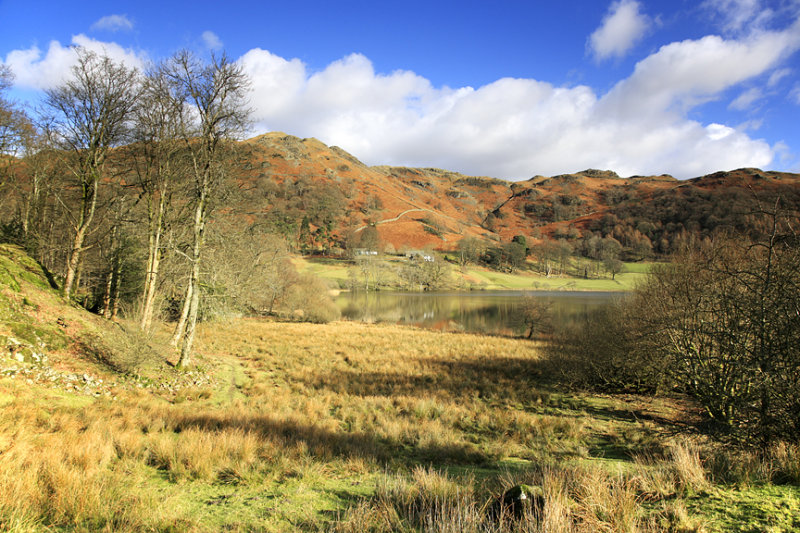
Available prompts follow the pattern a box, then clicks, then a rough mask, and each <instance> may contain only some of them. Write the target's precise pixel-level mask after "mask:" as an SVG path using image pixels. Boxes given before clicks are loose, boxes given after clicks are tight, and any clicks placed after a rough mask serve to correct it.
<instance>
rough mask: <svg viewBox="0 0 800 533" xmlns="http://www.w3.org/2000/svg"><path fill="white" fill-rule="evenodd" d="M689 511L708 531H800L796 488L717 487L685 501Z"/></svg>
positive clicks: (773, 486) (797, 489) (798, 501)
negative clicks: (739, 488) (699, 519)
mask: <svg viewBox="0 0 800 533" xmlns="http://www.w3.org/2000/svg"><path fill="white" fill-rule="evenodd" d="M686 506H687V508H688V509H689V511H690V513H692V514H694V515H697V516H698V517H700V518H701V519H702V520H703V521H704V522H705V523H706V525H707V531H710V532H727V531H741V532H752V533H756V532H762V531H769V532H774V533H778V532H784V531H785V532H790V531H800V487H797V486H776V485H763V486H757V487H752V488H749V489H745V490H737V489H734V488H724V487H718V488H714V489H712V490H711V491H710V492H708V493H704V494H698V495H695V496H692V497H690V498H689V499H688V500H687V505H686Z"/></svg>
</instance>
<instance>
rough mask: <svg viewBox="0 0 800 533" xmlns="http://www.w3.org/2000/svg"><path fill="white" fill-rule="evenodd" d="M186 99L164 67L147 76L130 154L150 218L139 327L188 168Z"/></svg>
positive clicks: (150, 302)
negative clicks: (184, 133) (172, 88)
mask: <svg viewBox="0 0 800 533" xmlns="http://www.w3.org/2000/svg"><path fill="white" fill-rule="evenodd" d="M184 112H186V109H185V107H184V105H183V102H181V101H180V100H178V99H176V98H173V95H172V93H171V91H170V80H169V79H168V78H167V76H166V75H165V71H164V69H159V68H154V69H153V70H151V71H150V72H149V73H148V74H147V76H146V77H145V79H144V83H143V89H142V95H141V98H140V100H139V104H138V105H137V106H136V111H135V128H134V141H135V145H134V146H133V149H132V151H131V152H132V153H131V162H132V167H133V170H134V172H135V176H136V184H137V186H138V188H139V189H140V191H141V196H142V201H143V204H144V208H145V211H146V218H147V264H146V267H145V277H144V286H143V287H142V296H141V303H140V307H139V327H140V328H141V329H142V330H144V331H147V330H149V329H150V326H151V324H152V320H153V313H154V310H155V300H156V287H157V285H158V279H159V272H160V266H161V260H162V256H163V252H164V245H163V243H162V240H163V239H164V234H165V232H166V230H167V225H168V222H169V215H170V213H169V212H170V209H171V207H172V198H173V195H174V194H175V193H176V189H177V187H178V186H179V185H180V184H182V182H183V179H184V176H185V174H186V173H188V172H189V170H190V169H189V167H188V165H187V161H186V159H187V158H186V154H185V149H184V146H183V144H184V143H183V140H182V139H183V137H182V131H183V128H182V126H183V122H184V118H183V113H184Z"/></svg>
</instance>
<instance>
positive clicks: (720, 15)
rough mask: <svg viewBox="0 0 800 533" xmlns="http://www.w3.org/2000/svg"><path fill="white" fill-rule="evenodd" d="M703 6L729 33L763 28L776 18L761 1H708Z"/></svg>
mask: <svg viewBox="0 0 800 533" xmlns="http://www.w3.org/2000/svg"><path fill="white" fill-rule="evenodd" d="M702 6H703V7H704V8H705V9H708V10H710V11H712V12H713V13H714V15H715V17H716V18H717V19H719V20H720V22H721V24H722V28H723V29H724V30H725V31H727V32H739V31H742V30H745V29H748V28H749V29H753V28H761V27H763V26H765V25H766V24H767V23H768V22H769V21H770V20H772V19H773V17H774V16H775V12H774V11H773V10H772V9H769V8H765V7H763V6H762V1H761V0H706V1H705V2H703V3H702Z"/></svg>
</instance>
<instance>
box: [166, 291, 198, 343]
mask: <svg viewBox="0 0 800 533" xmlns="http://www.w3.org/2000/svg"><path fill="white" fill-rule="evenodd" d="M193 292H194V287H193V286H192V280H191V278H190V279H189V283H188V284H187V285H186V296H184V297H183V306H181V316H180V317H179V318H178V324H177V325H176V326H175V332H174V333H173V334H172V338H171V339H170V341H169V343H170V344H171V345H172V346H177V345H178V342H180V340H181V339H182V338H183V332H184V329H185V328H186V319H187V318H188V317H189V307H190V306H191V304H192V293H193Z"/></svg>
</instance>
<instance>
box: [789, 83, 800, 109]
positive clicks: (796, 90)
mask: <svg viewBox="0 0 800 533" xmlns="http://www.w3.org/2000/svg"><path fill="white" fill-rule="evenodd" d="M789 98H790V99H791V100H792V101H793V102H794V103H795V104H797V105H800V83H797V84H795V86H794V87H793V88H792V90H791V92H789Z"/></svg>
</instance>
